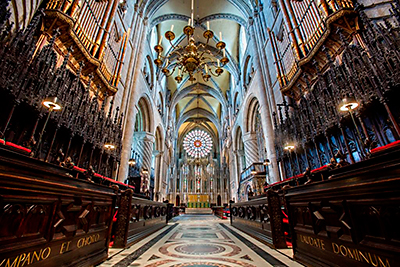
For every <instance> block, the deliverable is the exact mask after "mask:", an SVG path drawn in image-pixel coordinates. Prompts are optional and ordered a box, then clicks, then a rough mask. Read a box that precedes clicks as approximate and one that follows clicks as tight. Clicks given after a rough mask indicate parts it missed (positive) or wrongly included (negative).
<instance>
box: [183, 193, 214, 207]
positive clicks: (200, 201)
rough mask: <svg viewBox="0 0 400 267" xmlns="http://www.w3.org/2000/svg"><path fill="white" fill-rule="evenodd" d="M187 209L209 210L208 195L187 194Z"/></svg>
mask: <svg viewBox="0 0 400 267" xmlns="http://www.w3.org/2000/svg"><path fill="white" fill-rule="evenodd" d="M187 207H188V208H209V207H210V196H209V195H208V194H188V195H187Z"/></svg>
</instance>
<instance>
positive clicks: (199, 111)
mask: <svg viewBox="0 0 400 267" xmlns="http://www.w3.org/2000/svg"><path fill="white" fill-rule="evenodd" d="M197 114H198V115H201V116H203V117H206V118H207V119H208V120H210V121H211V122H212V123H214V125H215V127H216V128H217V130H218V134H220V131H221V125H220V123H219V119H218V118H216V117H215V116H214V115H213V114H212V113H210V112H209V111H207V110H205V109H202V108H195V109H191V110H189V111H188V112H185V113H184V114H183V115H182V116H181V117H180V118H179V121H178V123H177V126H176V127H177V129H179V127H180V126H181V125H182V124H183V123H184V122H185V121H187V120H188V119H190V118H191V117H193V116H196V115H197Z"/></svg>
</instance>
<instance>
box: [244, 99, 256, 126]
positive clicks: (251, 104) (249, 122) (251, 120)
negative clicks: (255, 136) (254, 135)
mask: <svg viewBox="0 0 400 267" xmlns="http://www.w3.org/2000/svg"><path fill="white" fill-rule="evenodd" d="M245 107H246V108H245V109H244V114H243V115H244V116H243V118H244V124H243V125H244V132H245V133H248V132H255V131H256V116H257V113H258V112H259V108H260V103H259V102H258V99H257V97H255V96H250V97H249V98H248V101H247V102H246V106H245Z"/></svg>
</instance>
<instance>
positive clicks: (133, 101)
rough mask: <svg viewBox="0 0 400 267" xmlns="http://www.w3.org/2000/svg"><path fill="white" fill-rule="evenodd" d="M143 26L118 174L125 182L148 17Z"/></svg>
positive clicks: (120, 179) (119, 179)
mask: <svg viewBox="0 0 400 267" xmlns="http://www.w3.org/2000/svg"><path fill="white" fill-rule="evenodd" d="M143 24H144V26H143V28H142V37H141V38H142V41H141V44H140V46H139V47H138V49H139V51H140V53H139V56H138V60H137V62H136V65H135V68H134V69H135V73H134V78H133V84H132V86H131V87H130V89H129V90H130V91H131V96H130V98H129V104H128V107H127V114H126V116H125V118H127V119H126V124H125V126H124V133H123V139H122V151H121V165H120V169H119V174H118V181H121V182H123V181H124V180H125V179H126V177H127V176H128V167H129V166H128V161H129V157H130V153H131V146H132V141H133V133H134V128H135V118H136V112H137V109H136V103H137V102H138V100H139V97H140V92H141V90H139V89H138V88H137V87H138V85H139V74H140V68H141V66H142V65H143V60H144V52H143V50H144V46H145V41H146V38H145V35H146V31H147V19H144V20H143Z"/></svg>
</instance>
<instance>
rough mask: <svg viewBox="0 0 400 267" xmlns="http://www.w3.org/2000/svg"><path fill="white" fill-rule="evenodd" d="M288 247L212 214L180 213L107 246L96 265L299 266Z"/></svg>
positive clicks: (151, 266) (101, 266)
mask: <svg viewBox="0 0 400 267" xmlns="http://www.w3.org/2000/svg"><path fill="white" fill-rule="evenodd" d="M291 257H292V250H291V249H279V250H274V249H271V248H270V247H268V246H266V245H265V244H263V243H261V242H259V241H257V240H256V239H254V238H252V237H250V236H249V235H247V234H245V233H243V232H241V231H240V230H238V229H236V228H234V227H232V226H231V225H230V224H229V220H221V219H219V218H218V217H216V216H214V215H205V214H202V215H188V214H186V215H180V216H178V217H175V218H174V219H173V220H172V221H171V222H170V223H168V226H166V227H164V228H162V229H161V230H159V231H157V232H156V233H154V234H152V235H150V236H149V237H147V238H145V239H143V240H141V241H140V242H138V243H136V244H134V245H133V246H131V247H129V248H126V249H110V251H109V258H108V260H107V261H105V262H103V263H102V264H100V265H98V267H108V266H113V267H124V266H143V267H155V266H160V267H167V266H171V267H183V266H198V267H200V266H215V267H228V266H232V267H239V266H245V267H256V266H260V267H261V266H262V267H264V266H265V267H267V266H293V267H296V266H303V265H301V264H299V263H297V262H294V261H293V260H292V258H291Z"/></svg>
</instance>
